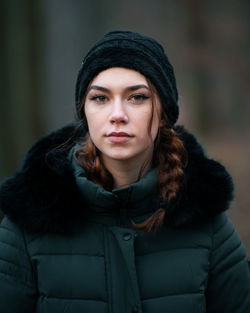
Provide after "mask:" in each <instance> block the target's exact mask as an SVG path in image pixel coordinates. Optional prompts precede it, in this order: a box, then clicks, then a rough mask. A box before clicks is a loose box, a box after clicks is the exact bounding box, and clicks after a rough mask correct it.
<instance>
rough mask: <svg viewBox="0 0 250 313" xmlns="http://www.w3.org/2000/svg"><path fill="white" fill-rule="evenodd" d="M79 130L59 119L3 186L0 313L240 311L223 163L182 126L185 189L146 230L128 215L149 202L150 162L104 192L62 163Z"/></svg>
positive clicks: (243, 294)
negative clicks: (159, 223)
mask: <svg viewBox="0 0 250 313" xmlns="http://www.w3.org/2000/svg"><path fill="white" fill-rule="evenodd" d="M81 135H82V133H81V130H78V131H77V132H74V131H73V128H72V126H70V127H66V128H64V129H62V130H59V131H57V132H55V133H52V134H50V135H49V136H47V137H45V138H43V139H41V140H40V141H39V142H38V143H36V144H35V145H34V146H33V147H32V148H31V150H30V151H29V152H28V154H27V156H26V159H25V161H24V163H23V164H22V166H21V168H20V169H19V170H18V171H17V173H16V174H15V175H14V176H13V177H11V178H9V179H8V180H6V181H5V182H4V183H3V184H2V187H1V192H0V206H1V209H2V211H3V212H4V214H5V215H6V216H5V218H4V220H3V222H2V224H1V228H0V290H1V292H0V311H1V313H27V312H34V313H35V312H36V313H45V312H46V313H59V312H60V313H62V312H64V313H78V312H79V313H80V312H88V313H92V312H93V313H96V312H100V313H102V312H103V313H104V312H113V313H118V312H119V313H128V312H146V313H151V312H158V313H163V312H164V313H165V312H174V313H189V312H190V313H198V312H208V313H212V312H213V313H221V312H224V313H249V312H250V273H249V269H248V266H247V256H246V252H245V249H244V247H243V245H242V243H241V241H240V239H239V236H238V235H237V233H236V231H235V229H234V227H233V226H232V224H231V222H230V221H229V219H228V218H227V217H226V215H225V213H223V212H224V211H225V210H226V209H227V208H228V206H229V203H230V200H231V199H232V189H233V187H232V182H231V178H230V176H229V174H228V173H227V172H226V170H225V169H224V167H223V166H221V165H220V164H219V163H217V162H215V161H214V160H211V159H208V158H207V157H206V156H205V155H204V152H203V150H202V148H201V147H200V145H199V144H198V143H197V141H196V140H195V138H194V137H193V136H192V135H191V134H189V133H187V132H185V133H184V134H183V140H184V143H185V146H186V148H187V150H188V157H189V163H188V166H187V168H186V169H185V176H186V186H185V188H183V189H182V191H181V192H180V195H179V198H178V201H177V202H176V204H175V206H174V207H171V208H170V207H168V204H167V203H165V204H164V205H165V206H166V210H167V214H166V220H165V224H164V225H163V227H162V228H161V229H160V230H159V231H158V232H157V233H156V234H151V235H145V234H142V233H137V232H135V231H134V229H132V227H131V225H130V221H131V219H132V220H134V221H135V222H140V221H143V220H144V219H145V218H146V217H147V216H149V215H150V214H152V212H153V211H154V209H155V208H158V207H159V200H158V198H157V193H156V179H157V178H156V170H155V169H152V170H150V171H149V172H148V173H147V174H146V175H144V176H143V177H142V179H141V180H140V181H139V182H137V183H135V184H132V185H130V186H128V187H124V188H120V189H116V190H113V191H112V192H108V191H106V190H104V189H103V188H101V187H100V186H97V185H95V184H94V183H92V182H91V181H89V180H88V179H87V173H85V172H84V170H83V169H82V168H80V167H79V166H78V165H77V164H75V162H74V161H73V160H72V157H71V154H72V153H71V152H70V151H72V149H71V147H73V146H74V145H75V143H77V141H78V139H79V138H80V137H81ZM69 137H70V138H71V139H70V140H69V141H68V142H67V148H65V147H61V148H60V145H61V144H62V143H65V141H67V139H68V138H69ZM73 149H74V148H73ZM161 205H162V203H161Z"/></svg>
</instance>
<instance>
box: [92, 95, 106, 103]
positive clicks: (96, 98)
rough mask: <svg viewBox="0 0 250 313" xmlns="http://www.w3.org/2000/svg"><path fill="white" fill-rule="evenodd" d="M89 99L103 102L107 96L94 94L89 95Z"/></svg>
mask: <svg viewBox="0 0 250 313" xmlns="http://www.w3.org/2000/svg"><path fill="white" fill-rule="evenodd" d="M90 100H91V101H95V102H98V103H103V102H105V101H106V100H107V97H106V96H104V95H96V96H92V97H90Z"/></svg>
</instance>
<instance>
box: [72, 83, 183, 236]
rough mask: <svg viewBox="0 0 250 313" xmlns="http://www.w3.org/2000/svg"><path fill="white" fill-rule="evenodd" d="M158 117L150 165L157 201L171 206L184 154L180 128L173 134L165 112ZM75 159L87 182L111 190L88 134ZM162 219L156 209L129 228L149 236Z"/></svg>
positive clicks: (180, 178) (161, 211)
mask: <svg viewBox="0 0 250 313" xmlns="http://www.w3.org/2000/svg"><path fill="white" fill-rule="evenodd" d="M147 81H148V80H147ZM148 84H149V88H150V90H151V93H152V95H156V94H157V91H156V90H155V88H154V86H153V85H152V83H151V82H150V81H148ZM84 102H85V101H82V106H81V108H79V109H80V110H82V109H83V106H84ZM153 105H155V103H154V97H153V100H152V106H153ZM153 114H154V110H152V116H151V119H150V121H149V127H148V133H149V135H150V131H151V126H152V120H153ZM160 115H161V117H160V123H159V124H160V125H159V130H158V134H157V138H156V140H155V144H154V153H153V158H154V160H153V162H154V164H156V166H157V172H158V180H157V182H158V192H159V197H160V199H161V201H167V202H168V203H170V204H171V203H173V202H174V201H175V200H176V199H177V196H178V192H179V190H180V188H181V186H182V184H183V183H184V171H183V168H184V167H185V166H186V164H187V151H186V149H185V147H184V144H183V141H182V140H181V138H180V135H181V133H182V129H181V128H180V129H179V130H178V132H176V131H175V130H174V129H173V128H172V127H170V126H169V122H168V119H167V115H166V114H165V112H164V111H162V112H161V113H160ZM85 122H86V121H85ZM75 158H76V161H77V163H78V164H79V165H80V166H82V167H83V168H84V169H86V171H87V172H88V175H89V178H90V180H92V181H93V182H95V183H96V184H99V185H101V186H102V187H104V188H105V189H107V190H109V191H111V190H112V189H113V183H114V181H113V177H112V175H111V173H110V172H109V171H108V170H107V168H106V167H105V165H104V163H103V162H102V160H101V155H100V152H99V150H98V149H97V148H96V146H95V145H94V143H93V142H92V140H91V138H90V135H89V133H87V134H86V136H85V138H84V143H83V144H82V146H81V147H80V148H79V149H78V150H77V151H76V154H75ZM148 161H150V160H148ZM148 161H147V162H146V163H145V164H143V165H142V167H141V170H140V172H139V175H138V180H139V179H140V178H141V176H142V174H143V170H144V169H145V167H146V166H147V164H148ZM165 215H166V210H165V209H164V208H162V207H160V208H158V209H156V210H155V212H154V213H153V214H152V215H151V216H150V217H149V218H147V219H146V220H145V221H144V222H142V223H140V224H136V223H134V222H133V221H132V225H133V227H134V229H136V230H138V231H143V232H146V233H151V232H154V231H156V230H157V229H158V228H159V227H160V226H161V225H162V223H163V221H164V218H165Z"/></svg>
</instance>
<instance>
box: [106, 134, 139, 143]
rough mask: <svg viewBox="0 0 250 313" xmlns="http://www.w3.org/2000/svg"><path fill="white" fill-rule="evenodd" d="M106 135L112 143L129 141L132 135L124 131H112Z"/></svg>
mask: <svg viewBox="0 0 250 313" xmlns="http://www.w3.org/2000/svg"><path fill="white" fill-rule="evenodd" d="M107 137H108V139H109V141H110V142H112V143H125V142H127V141H129V140H130V139H131V138H132V137H133V136H131V135H129V134H127V133H124V132H112V133H110V134H108V136H107Z"/></svg>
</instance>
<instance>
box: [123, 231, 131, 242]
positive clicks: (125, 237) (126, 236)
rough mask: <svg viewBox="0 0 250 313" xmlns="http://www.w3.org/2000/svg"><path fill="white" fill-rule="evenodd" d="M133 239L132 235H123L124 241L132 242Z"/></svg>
mask: <svg viewBox="0 0 250 313" xmlns="http://www.w3.org/2000/svg"><path fill="white" fill-rule="evenodd" d="M131 238H132V235H131V234H130V233H126V234H124V235H123V239H124V240H126V241H127V240H130V239H131Z"/></svg>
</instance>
